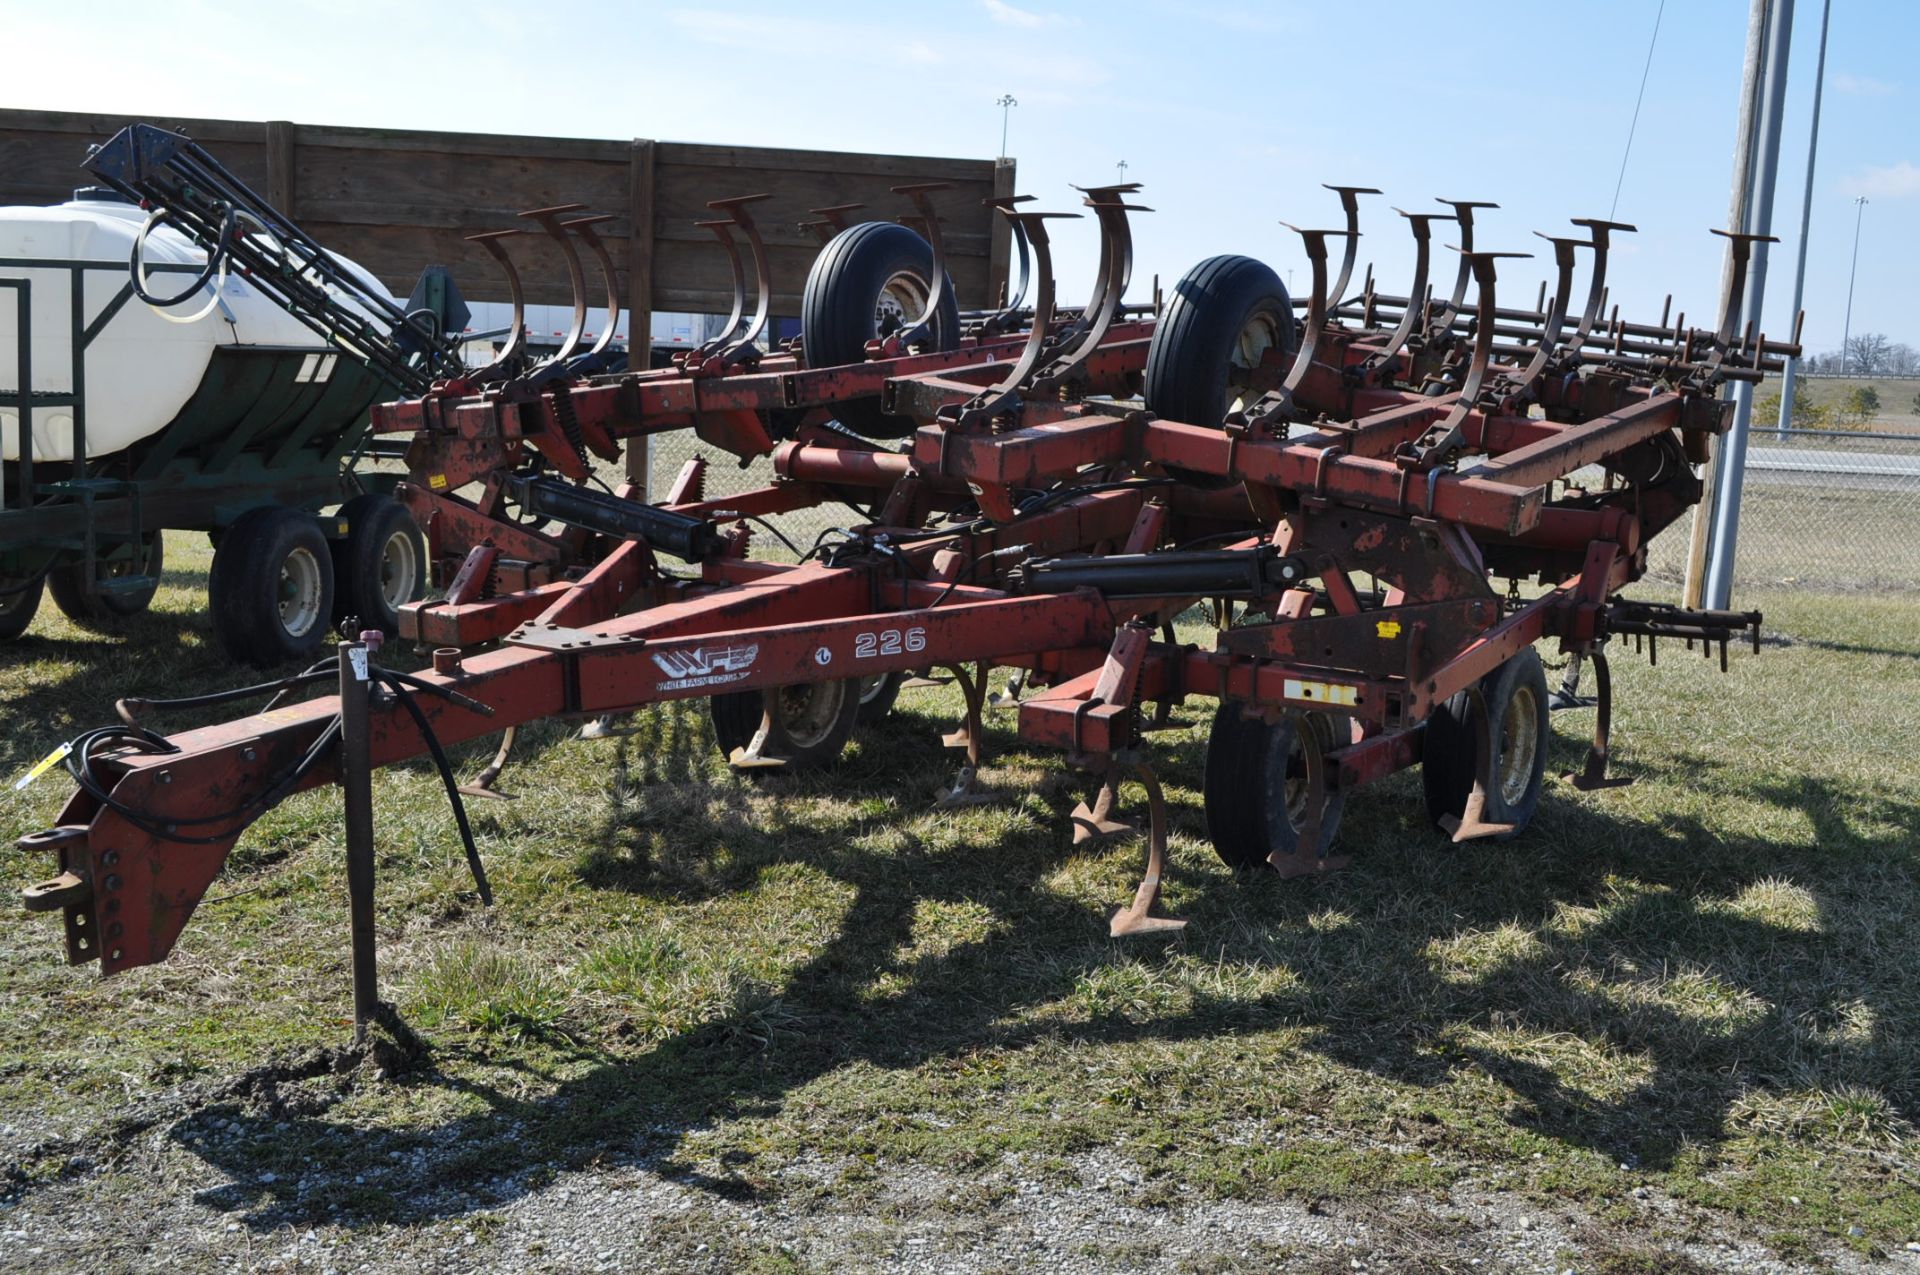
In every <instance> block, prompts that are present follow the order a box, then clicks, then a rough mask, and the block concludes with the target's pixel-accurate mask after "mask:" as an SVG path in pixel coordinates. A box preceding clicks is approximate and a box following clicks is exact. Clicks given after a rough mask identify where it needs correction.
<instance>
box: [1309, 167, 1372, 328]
mask: <svg viewBox="0 0 1920 1275" xmlns="http://www.w3.org/2000/svg"><path fill="white" fill-rule="evenodd" d="M1322 185H1323V186H1324V187H1325V189H1327V190H1330V191H1332V192H1333V193H1334V194H1336V195H1338V196H1340V210H1341V211H1342V212H1344V213H1345V214H1346V218H1347V228H1346V231H1345V234H1346V237H1347V250H1346V254H1345V256H1343V257H1342V258H1341V261H1340V274H1339V277H1338V278H1336V279H1335V280H1334V282H1333V290H1332V292H1331V293H1330V294H1329V295H1328V298H1327V301H1328V305H1329V308H1330V309H1331V310H1333V311H1335V312H1338V311H1339V309H1340V306H1341V303H1342V302H1343V301H1344V300H1345V299H1346V294H1347V282H1348V280H1350V279H1352V278H1353V263H1354V260H1355V258H1356V257H1357V256H1358V255H1359V252H1360V196H1362V195H1377V194H1379V193H1380V192H1379V191H1378V190H1375V189H1374V188H1373V187H1371V186H1334V185H1330V184H1327V183H1322Z"/></svg>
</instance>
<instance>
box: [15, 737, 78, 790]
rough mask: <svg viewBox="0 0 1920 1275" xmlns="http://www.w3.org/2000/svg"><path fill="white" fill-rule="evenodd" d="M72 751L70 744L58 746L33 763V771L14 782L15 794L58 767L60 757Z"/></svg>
mask: <svg viewBox="0 0 1920 1275" xmlns="http://www.w3.org/2000/svg"><path fill="white" fill-rule="evenodd" d="M72 751H73V745H72V744H70V743H69V744H62V745H60V747H58V748H56V749H54V750H53V751H52V752H50V753H48V754H47V755H46V756H45V757H42V758H41V759H40V760H39V761H37V762H35V763H33V769H31V770H29V771H28V772H27V773H26V774H24V775H22V776H20V778H18V779H16V780H14V781H13V790H14V791H15V792H19V791H20V790H21V789H22V788H25V787H26V786H27V785H28V784H30V783H32V782H33V781H34V780H36V779H38V778H40V776H42V775H44V774H46V773H47V772H48V771H49V770H52V769H53V768H54V767H55V766H57V765H59V764H60V759H61V758H62V757H65V756H66V755H67V754H68V753H70V752H72Z"/></svg>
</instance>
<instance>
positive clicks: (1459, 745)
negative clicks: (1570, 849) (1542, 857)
mask: <svg viewBox="0 0 1920 1275" xmlns="http://www.w3.org/2000/svg"><path fill="white" fill-rule="evenodd" d="M1480 692H1481V694H1482V695H1483V696H1484V697H1485V698H1486V702H1487V712H1488V714H1489V715H1490V716H1491V717H1492V720H1493V729H1494V734H1493V751H1494V756H1495V757H1496V758H1498V757H1499V756H1500V755H1501V752H1502V749H1503V747H1509V748H1510V747H1511V746H1512V745H1513V744H1514V743H1515V742H1518V743H1520V744H1521V745H1522V746H1523V748H1525V747H1527V746H1528V745H1529V741H1527V740H1518V741H1515V740H1508V739H1505V738H1504V737H1505V735H1506V733H1507V726H1508V724H1509V717H1510V716H1512V717H1514V718H1517V719H1519V720H1518V721H1517V723H1516V724H1517V725H1518V726H1519V727H1520V729H1522V730H1526V731H1528V732H1529V733H1530V734H1531V736H1532V739H1531V741H1530V751H1529V752H1527V753H1526V754H1525V755H1526V757H1528V758H1529V759H1530V760H1529V764H1528V765H1527V767H1526V768H1525V771H1526V773H1525V779H1526V783H1525V789H1524V791H1523V792H1521V793H1519V794H1517V795H1516V797H1515V798H1513V799H1511V800H1510V799H1509V798H1508V796H1507V794H1506V793H1504V792H1503V791H1501V786H1500V784H1498V783H1497V782H1496V783H1495V784H1493V785H1491V786H1490V787H1489V789H1488V791H1487V803H1486V811H1485V814H1484V818H1485V819H1486V821H1487V822H1488V823H1505V824H1512V825H1513V831H1511V832H1507V833H1502V834H1501V835H1500V837H1499V838H1497V839H1498V840H1505V839H1507V838H1510V837H1516V836H1518V835H1520V833H1521V831H1522V830H1523V829H1525V828H1526V826H1527V824H1528V822H1529V821H1530V820H1531V819H1532V818H1533V813H1534V811H1535V810H1537V809H1538V808H1539V806H1540V792H1541V789H1542V787H1544V783H1545V777H1546V766H1547V744H1548V741H1549V728H1548V725H1547V672H1546V669H1545V668H1544V667H1542V666H1541V663H1540V656H1539V653H1538V652H1536V651H1535V650H1534V649H1533V648H1532V647H1528V648H1527V649H1526V650H1524V651H1521V652H1520V653H1519V654H1517V655H1515V656H1513V657H1512V658H1510V659H1509V660H1507V662H1506V663H1504V664H1502V665H1501V666H1500V667H1499V668H1497V669H1495V670H1494V671H1493V672H1491V673H1489V674H1487V675H1486V676H1485V677H1484V678H1482V679H1481V680H1480ZM1516 697H1520V698H1521V701H1522V704H1521V710H1520V711H1519V712H1517V713H1515V714H1512V715H1510V714H1509V713H1508V712H1507V709H1508V706H1509V705H1510V704H1512V703H1513V701H1514V699H1515V698H1516ZM1473 713H1474V708H1473V697H1472V696H1470V695H1469V694H1468V693H1467V692H1465V691H1461V692H1460V693H1459V694H1458V695H1455V696H1453V697H1452V698H1450V699H1448V700H1447V701H1446V702H1445V703H1444V704H1441V705H1439V706H1438V707H1437V708H1435V709H1434V710H1433V712H1432V714H1430V715H1429V716H1428V718H1427V724H1426V726H1425V727H1424V732H1425V738H1424V739H1422V740H1421V741H1420V788H1421V792H1422V794H1423V795H1424V796H1425V798H1426V804H1427V818H1429V819H1431V820H1432V821H1433V823H1434V826H1435V827H1439V826H1440V820H1441V819H1442V818H1443V817H1444V816H1447V815H1451V816H1453V817H1454V818H1456V819H1458V818H1459V817H1460V815H1461V814H1462V812H1464V811H1465V810H1466V808H1467V797H1468V796H1469V795H1470V794H1471V793H1472V792H1473V767H1474V760H1475V758H1474V747H1475V746H1474V731H1475V729H1476V728H1475V724H1474V718H1473ZM1495 769H1496V772H1497V771H1498V769H1499V767H1498V764H1497V763H1496V766H1495Z"/></svg>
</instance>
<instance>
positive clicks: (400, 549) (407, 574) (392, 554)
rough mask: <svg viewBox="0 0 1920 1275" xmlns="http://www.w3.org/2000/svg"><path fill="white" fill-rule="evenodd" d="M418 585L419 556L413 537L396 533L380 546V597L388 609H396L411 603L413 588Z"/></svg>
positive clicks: (400, 532)
mask: <svg viewBox="0 0 1920 1275" xmlns="http://www.w3.org/2000/svg"><path fill="white" fill-rule="evenodd" d="M419 583H420V556H419V554H418V553H417V552H416V551H415V549H414V545H413V537H412V536H410V535H408V534H407V533H406V532H404V531H396V532H394V533H393V534H392V535H390V536H388V537H387V543H386V544H384V545H382V546H380V596H381V597H382V598H385V599H386V603H387V605H388V606H389V607H392V608H394V609H396V610H397V609H398V608H399V607H400V606H401V605H402V604H403V603H407V602H411V601H413V592H414V588H415V587H416V586H417V585H418V584H419Z"/></svg>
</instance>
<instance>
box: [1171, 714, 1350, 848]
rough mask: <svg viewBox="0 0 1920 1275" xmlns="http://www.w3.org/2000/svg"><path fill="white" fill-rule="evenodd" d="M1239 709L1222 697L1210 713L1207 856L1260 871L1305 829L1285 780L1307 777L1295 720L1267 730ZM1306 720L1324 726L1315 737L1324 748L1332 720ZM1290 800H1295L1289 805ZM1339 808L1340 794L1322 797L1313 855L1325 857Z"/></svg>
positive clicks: (1296, 794) (1297, 793)
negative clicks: (1323, 802) (1296, 740)
mask: <svg viewBox="0 0 1920 1275" xmlns="http://www.w3.org/2000/svg"><path fill="white" fill-rule="evenodd" d="M1241 708H1242V705H1241V704H1240V703H1239V702H1238V701H1236V700H1222V701H1221V703H1220V707H1219V708H1218V709H1217V710H1215V712H1214V715H1213V730H1212V732H1211V733H1210V734H1209V735H1208V737H1207V773H1206V779H1205V784H1204V788H1203V794H1202V795H1203V797H1204V799H1205V803H1206V812H1207V837H1208V839H1209V840H1211V841H1212V842H1213V851H1214V853H1215V854H1217V855H1219V856H1220V861H1221V862H1222V863H1224V864H1226V865H1227V866H1228V867H1230V868H1233V869H1235V870H1236V871H1246V870H1251V869H1254V868H1263V867H1266V866H1267V858H1268V856H1269V855H1271V854H1272V853H1273V852H1274V851H1276V850H1278V851H1279V852H1280V853H1281V854H1283V855H1292V854H1296V853H1298V852H1299V850H1300V834H1301V833H1302V832H1304V831H1305V828H1304V827H1302V826H1301V825H1302V824H1303V823H1304V822H1305V819H1304V811H1303V810H1302V809H1301V803H1300V802H1299V801H1298V797H1299V796H1300V795H1301V793H1300V790H1299V789H1298V788H1296V789H1295V791H1294V792H1293V793H1292V794H1290V793H1289V792H1288V789H1287V785H1288V782H1289V780H1292V781H1293V782H1295V783H1296V784H1304V781H1305V777H1306V775H1305V762H1304V761H1303V760H1302V758H1301V756H1300V754H1299V751H1298V750H1297V749H1296V748H1295V747H1294V742H1293V740H1294V735H1293V732H1294V719H1292V718H1283V719H1281V721H1280V722H1279V723H1278V724H1277V725H1273V726H1269V725H1267V724H1266V723H1265V722H1264V721H1262V720H1260V719H1259V718H1257V717H1254V718H1249V717H1247V716H1245V715H1244V714H1243V713H1242V712H1241ZM1313 720H1316V721H1318V722H1320V723H1322V724H1323V725H1324V726H1325V727H1326V728H1327V732H1326V733H1323V734H1322V735H1321V737H1320V743H1321V747H1322V749H1323V750H1325V749H1326V748H1327V747H1328V746H1329V745H1330V744H1331V733H1330V731H1331V722H1328V721H1326V719H1313ZM1290 796H1291V797H1294V798H1295V800H1294V802H1293V804H1292V805H1289V797H1290ZM1345 805H1346V794H1345V793H1343V792H1341V791H1339V790H1338V789H1334V790H1333V791H1331V792H1329V793H1328V794H1327V808H1326V811H1325V813H1324V814H1323V815H1322V816H1321V820H1320V844H1319V846H1318V847H1317V851H1316V853H1318V854H1322V855H1324V854H1325V853H1326V852H1327V850H1328V848H1329V847H1330V846H1331V845H1332V844H1333V839H1334V837H1335V835H1336V834H1338V832H1339V831H1340V812H1341V810H1342V809H1343V808H1344V807H1345Z"/></svg>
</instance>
